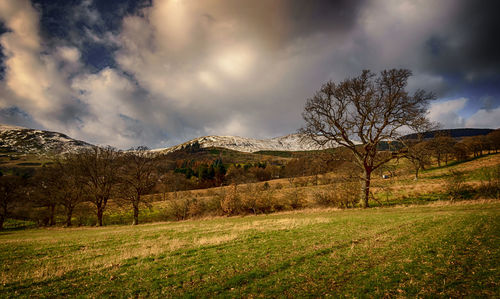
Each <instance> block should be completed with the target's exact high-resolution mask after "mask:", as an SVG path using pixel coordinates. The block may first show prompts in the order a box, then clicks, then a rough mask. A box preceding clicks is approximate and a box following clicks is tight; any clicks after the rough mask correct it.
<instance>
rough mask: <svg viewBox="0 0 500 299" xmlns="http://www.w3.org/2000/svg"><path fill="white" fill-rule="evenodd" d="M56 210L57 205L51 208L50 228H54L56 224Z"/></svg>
mask: <svg viewBox="0 0 500 299" xmlns="http://www.w3.org/2000/svg"><path fill="white" fill-rule="evenodd" d="M55 210H56V205H50V206H49V226H54V225H55V224H56V221H55Z"/></svg>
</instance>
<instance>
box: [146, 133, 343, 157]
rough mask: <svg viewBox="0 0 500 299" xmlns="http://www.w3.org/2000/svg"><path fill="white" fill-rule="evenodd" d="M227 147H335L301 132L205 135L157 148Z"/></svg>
mask: <svg viewBox="0 0 500 299" xmlns="http://www.w3.org/2000/svg"><path fill="white" fill-rule="evenodd" d="M193 146H194V147H200V148H227V149H231V150H235V151H239V152H246V153H254V152H259V151H310V150H320V149H324V148H330V147H335V146H334V145H333V144H331V145H329V146H325V147H320V146H318V145H317V144H316V143H315V142H314V141H313V140H311V139H308V138H305V137H304V136H303V135H300V134H290V135H286V136H282V137H275V138H271V139H254V138H245V137H237V136H204V137H199V138H195V139H192V140H189V141H187V142H185V143H182V144H179V145H176V146H172V147H169V148H161V149H155V150H153V151H155V152H160V153H171V152H175V151H178V150H181V149H183V148H186V147H193Z"/></svg>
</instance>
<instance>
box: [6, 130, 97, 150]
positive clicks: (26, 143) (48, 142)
mask: <svg viewBox="0 0 500 299" xmlns="http://www.w3.org/2000/svg"><path fill="white" fill-rule="evenodd" d="M92 146H93V145H92V144H89V143H87V142H84V141H80V140H76V139H73V138H70V137H68V136H67V135H65V134H62V133H58V132H51V131H42V130H35V129H28V128H23V127H17V126H9V125H0V152H3V153H20V154H61V153H66V152H71V151H77V150H78V149H82V148H90V147H92Z"/></svg>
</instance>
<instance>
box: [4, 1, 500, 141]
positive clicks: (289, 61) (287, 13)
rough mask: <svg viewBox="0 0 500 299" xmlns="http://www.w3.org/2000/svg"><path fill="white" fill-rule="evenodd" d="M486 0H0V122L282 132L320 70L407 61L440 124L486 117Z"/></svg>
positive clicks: (492, 62)
mask: <svg viewBox="0 0 500 299" xmlns="http://www.w3.org/2000/svg"><path fill="white" fill-rule="evenodd" d="M499 11H500V3H499V2H498V1H495V0H484V1H473V0H470V1H465V0H440V1H433V0H379V1H375V0H367V1H361V0H351V1H349V0H341V1H326V0H325V1H319V0H318V1H303V0H290V1H286V0H274V1H271V0H270V1H250V0H245V1H243V0H203V1H201V0H153V1H143V0H121V1H112V0H32V1H29V0H0V123H3V124H10V125H19V126H24V127H30V128H37V129H45V130H51V131H57V132H62V133H65V134H68V135H69V136H71V137H73V138H76V139H80V140H84V141H87V142H91V143H94V144H100V145H112V146H115V147H118V148H122V149H127V148H130V147H135V146H139V145H145V146H148V147H150V148H159V147H166V146H171V145H175V144H178V143H182V142H184V141H187V140H189V139H192V138H196V137H200V136H205V135H235V136H242V137H253V138H269V137H276V136H282V135H286V134H290V133H295V132H296V131H297V130H298V129H299V128H300V127H301V126H302V124H303V120H302V117H301V112H302V111H303V109H304V104H305V101H306V99H307V98H309V97H312V96H313V95H314V92H315V91H316V90H318V89H319V88H320V87H321V85H322V84H324V83H325V82H327V81H329V80H333V81H334V82H339V81H342V80H344V79H345V78H348V77H353V76H357V75H359V74H360V73H361V71H362V70H363V69H370V70H372V71H374V72H379V71H381V70H384V69H391V68H408V69H410V70H412V72H413V76H412V77H411V78H410V81H409V83H408V90H409V91H414V90H416V89H418V88H422V89H424V90H426V91H432V92H434V93H435V94H436V96H437V100H436V101H434V102H432V103H431V105H430V107H429V114H428V116H429V118H430V119H431V120H433V121H436V122H439V123H440V124H441V127H442V128H445V129H448V128H462V127H474V128H499V127H500V39H499V36H500V32H499V31H500V18H498V17H497V14H498V12H499Z"/></svg>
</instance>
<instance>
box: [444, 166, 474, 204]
mask: <svg viewBox="0 0 500 299" xmlns="http://www.w3.org/2000/svg"><path fill="white" fill-rule="evenodd" d="M445 186H446V192H447V194H448V196H449V197H450V199H451V200H457V199H463V198H465V197H466V196H467V193H468V191H469V190H468V189H469V188H468V187H467V185H466V184H465V174H464V173H463V172H461V171H456V170H450V171H449V175H448V177H447V180H446V185H445Z"/></svg>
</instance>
